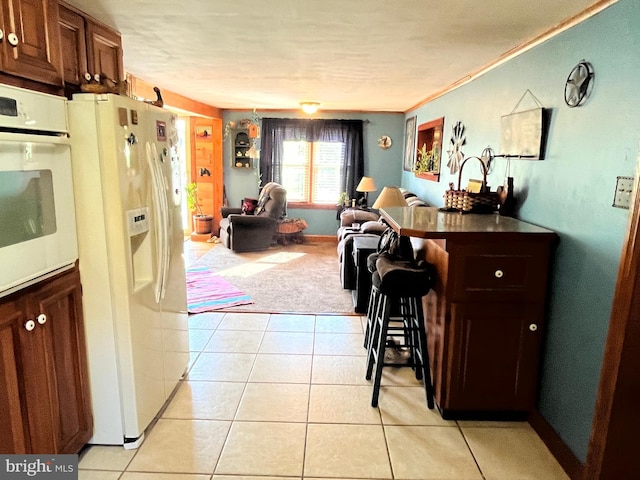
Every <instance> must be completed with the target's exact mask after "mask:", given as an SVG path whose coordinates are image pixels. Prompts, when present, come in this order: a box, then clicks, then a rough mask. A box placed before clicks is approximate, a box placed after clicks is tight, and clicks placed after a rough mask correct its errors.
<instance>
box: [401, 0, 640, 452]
mask: <svg viewBox="0 0 640 480" xmlns="http://www.w3.org/2000/svg"><path fill="white" fill-rule="evenodd" d="M639 44H640V2H637V1H636V0H621V1H620V2H619V3H616V4H614V5H613V6H611V7H609V8H608V9H606V10H604V11H603V12H600V13H599V14H597V15H596V16H594V17H592V18H590V19H588V20H586V21H584V22H582V23H581V24H579V25H577V26H575V27H573V28H571V29H569V30H567V31H566V32H563V33H561V34H559V35H557V36H555V37H554V38H552V39H550V40H548V41H547V42H545V43H543V44H541V45H539V46H537V47H536V48H534V49H532V50H530V51H528V52H526V53H524V54H522V55H520V56H518V57H516V58H515V59H512V60H511V61H508V62H506V63H504V64H503V65H501V66H499V67H497V68H495V69H493V70H491V71H490V72H489V73H487V74H485V75H483V76H481V77H479V78H477V79H476V80H474V81H472V82H470V83H468V84H466V85H464V86H462V87H460V88H458V89H456V90H454V91H452V92H450V93H448V94H447V95H445V96H443V97H440V98H438V99H436V100H434V101H432V102H429V103H427V104H425V105H423V106H421V107H420V108H418V109H417V110H415V111H413V112H408V114H407V116H411V115H415V114H417V116H418V124H420V123H423V122H426V121H429V120H432V119H435V118H438V117H441V116H444V117H445V138H444V140H445V148H444V150H446V142H448V140H449V138H450V134H451V127H452V125H453V123H455V122H456V121H461V122H462V123H463V124H464V125H465V127H466V133H467V145H466V146H465V148H464V149H463V152H464V154H465V156H469V155H477V156H479V155H480V153H481V152H482V150H483V149H484V148H485V147H486V146H487V145H491V146H492V147H493V148H494V149H496V150H499V141H500V118H501V116H503V115H507V114H509V113H511V112H512V111H513V110H514V107H516V105H517V104H518V102H519V100H520V99H521V98H522V97H523V94H524V93H525V92H526V91H527V89H528V90H530V91H531V92H532V93H533V95H535V97H536V98H537V99H538V101H539V102H540V103H541V104H542V105H543V106H544V107H545V108H548V109H551V123H550V128H549V135H548V142H547V150H546V157H545V160H542V161H531V160H512V161H511V176H513V177H514V182H515V195H516V197H517V198H518V200H519V210H518V216H519V218H520V219H522V220H525V221H528V222H531V223H535V224H538V225H541V226H544V227H547V228H550V229H552V230H555V231H556V232H557V233H558V235H559V237H560V241H559V244H558V247H557V249H556V251H555V255H554V260H553V265H552V273H551V278H550V280H551V283H550V298H549V307H548V314H547V325H546V339H545V343H544V351H543V362H542V377H541V386H540V396H539V401H538V408H539V410H540V412H541V413H542V415H543V416H544V417H545V419H546V420H547V421H548V422H549V423H550V424H551V426H552V427H553V428H554V429H555V430H556V432H557V433H558V434H559V435H560V436H561V437H562V439H563V440H564V442H565V443H566V444H567V445H568V446H569V447H570V448H571V450H572V451H573V452H574V453H575V454H576V456H577V457H578V458H579V459H580V460H581V461H583V462H584V461H585V459H586V453H587V447H588V441H589V435H590V431H591V424H592V420H593V414H594V406H595V399H596V393H597V388H598V382H599V377H600V367H601V364H602V355H603V348H604V343H605V339H606V333H607V327H608V323H609V315H610V312H611V304H612V299H613V293H614V287H615V281H616V277H617V269H618V263H619V258H620V252H621V247H622V243H623V240H624V237H625V234H626V231H627V221H628V213H629V211H628V210H624V209H619V208H613V207H612V206H611V204H612V200H613V196H614V189H615V184H616V177H617V176H633V175H635V173H636V159H637V158H638V145H639V140H640V93H639V91H638V77H639V75H640V48H639ZM582 59H585V60H587V61H589V62H591V63H592V65H593V66H594V69H595V84H594V88H593V92H592V95H591V97H590V99H589V100H588V101H587V102H586V104H584V105H583V106H581V107H579V108H573V109H572V108H569V107H567V106H566V105H565V104H564V100H563V94H564V83H565V80H566V78H567V75H568V73H569V72H570V70H571V69H572V68H573V66H574V65H575V64H576V63H578V62H579V61H580V60H582ZM452 61H455V59H452ZM535 107H536V104H535V101H533V100H531V98H530V97H529V96H527V98H525V99H524V100H523V102H522V104H521V105H520V107H519V108H518V110H523V109H528V108H535ZM445 155H446V154H445ZM506 163H507V162H506V160H504V159H497V160H496V166H495V170H494V171H493V173H492V174H491V175H490V176H489V184H490V185H491V186H492V189H494V190H495V188H496V187H497V186H498V185H501V184H502V183H503V181H504V177H505V170H506ZM445 165H446V159H445V160H444V162H443V167H444V171H443V175H442V177H441V179H440V182H438V183H435V182H429V181H426V180H421V179H416V178H415V177H413V176H412V175H411V174H410V173H409V172H402V185H403V186H404V187H406V188H408V189H411V190H413V191H415V192H416V193H417V194H418V195H419V196H421V197H422V198H424V199H425V200H427V201H429V202H430V203H432V204H433V205H436V206H441V205H442V195H443V193H444V191H445V190H446V189H447V187H448V184H449V182H454V183H455V184H456V185H457V175H456V176H452V175H450V174H449V173H448V172H447V171H446V167H445ZM468 165H470V164H468ZM478 174H479V169H478V168H476V167H471V168H469V171H468V172H467V167H465V177H469V176H472V177H474V178H477V176H478ZM464 183H466V180H463V184H464Z"/></svg>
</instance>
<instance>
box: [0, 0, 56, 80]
mask: <svg viewBox="0 0 640 480" xmlns="http://www.w3.org/2000/svg"><path fill="white" fill-rule="evenodd" d="M0 8H1V9H2V33H3V35H2V39H1V41H0V53H1V61H0V66H1V69H2V72H3V73H5V74H9V75H13V76H16V77H20V78H24V79H28V80H33V81H36V82H40V83H44V84H48V85H53V86H59V87H62V85H63V79H62V57H61V52H60V33H59V29H58V4H57V1H56V0H0Z"/></svg>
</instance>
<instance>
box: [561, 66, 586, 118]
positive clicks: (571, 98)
mask: <svg viewBox="0 0 640 480" xmlns="http://www.w3.org/2000/svg"><path fill="white" fill-rule="evenodd" d="M592 80H593V67H592V66H591V64H590V63H589V62H585V61H584V60H582V61H581V62H580V63H578V64H577V65H576V66H575V67H573V70H571V72H570V73H569V76H568V77H567V81H566V82H565V84H564V101H565V103H566V104H567V105H568V106H569V107H571V108H573V107H579V106H580V105H582V104H583V103H584V102H585V100H586V99H587V98H588V97H589V94H590V93H591V89H592V88H593V82H592Z"/></svg>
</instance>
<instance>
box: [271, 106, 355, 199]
mask: <svg viewBox="0 0 640 480" xmlns="http://www.w3.org/2000/svg"><path fill="white" fill-rule="evenodd" d="M362 124H363V121H362V120H332V119H326V120H325V119H313V120H310V119H294V118H263V119H262V135H261V141H260V146H261V147H262V148H261V149H260V177H261V180H262V183H263V184H265V183H267V182H276V183H279V184H281V185H282V186H283V187H284V188H285V189H286V190H287V200H288V201H289V202H293V203H298V204H308V205H310V206H312V208H316V207H315V206H316V205H319V207H318V208H330V206H333V205H335V204H336V201H337V200H338V198H339V197H340V194H341V193H342V192H347V195H348V196H349V197H350V198H355V197H356V195H357V193H356V186H357V185H358V182H359V181H360V179H361V178H362V175H363V174H364V148H363V144H362Z"/></svg>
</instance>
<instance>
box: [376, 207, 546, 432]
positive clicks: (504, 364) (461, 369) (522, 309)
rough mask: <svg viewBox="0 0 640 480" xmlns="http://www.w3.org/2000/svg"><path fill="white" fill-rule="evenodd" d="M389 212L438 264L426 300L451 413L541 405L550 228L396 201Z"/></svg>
mask: <svg viewBox="0 0 640 480" xmlns="http://www.w3.org/2000/svg"><path fill="white" fill-rule="evenodd" d="M382 215H383V217H384V218H385V219H386V220H387V221H388V222H389V224H390V225H391V226H392V227H393V228H394V229H395V230H396V231H398V232H399V233H400V234H401V235H407V236H410V237H413V238H412V243H413V244H414V247H415V248H416V252H417V255H418V256H419V257H422V258H425V259H426V260H428V261H429V262H430V263H432V264H433V265H434V266H435V267H436V269H437V279H436V284H435V285H434V287H433V289H432V290H431V292H429V294H428V295H427V296H425V297H424V298H423V306H424V311H425V322H426V324H427V336H428V345H429V356H430V360H431V368H432V377H433V386H434V389H435V397H436V398H435V400H436V403H437V404H438V407H439V409H440V412H441V413H442V416H443V417H444V418H448V419H450V418H478V419H481V418H521V417H526V415H527V413H528V412H530V411H531V410H532V409H533V408H534V407H535V400H536V392H537V386H538V364H539V350H540V345H541V340H542V335H543V331H544V325H545V317H544V315H545V298H546V292H547V274H548V267H549V259H550V254H551V248H552V245H553V243H554V241H555V240H556V235H555V233H553V232H552V231H550V230H547V229H544V228H541V227H537V226H535V225H531V224H529V223H525V222H521V221H519V220H516V219H513V218H508V217H501V216H499V215H478V214H460V213H444V212H440V211H438V210H437V209H435V208H415V209H410V208H389V209H384V210H383V211H382Z"/></svg>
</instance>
